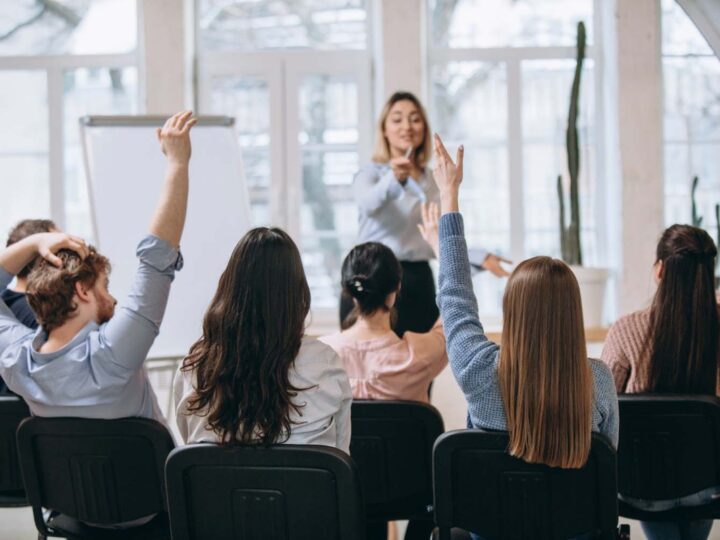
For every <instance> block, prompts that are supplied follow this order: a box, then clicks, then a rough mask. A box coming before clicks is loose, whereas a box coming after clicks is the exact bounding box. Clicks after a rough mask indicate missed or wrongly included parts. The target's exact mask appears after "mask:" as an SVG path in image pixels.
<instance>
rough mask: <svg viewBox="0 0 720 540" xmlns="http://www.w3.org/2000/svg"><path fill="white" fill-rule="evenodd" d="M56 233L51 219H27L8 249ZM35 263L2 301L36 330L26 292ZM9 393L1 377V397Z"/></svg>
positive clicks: (17, 227) (10, 238) (12, 234)
mask: <svg viewBox="0 0 720 540" xmlns="http://www.w3.org/2000/svg"><path fill="white" fill-rule="evenodd" d="M55 231H57V227H56V226H55V224H54V223H53V222H52V221H50V220H49V219H25V220H23V221H21V222H20V223H18V224H17V225H15V227H13V229H12V230H11V231H10V235H9V236H8V239H7V244H6V247H7V246H11V245H13V244H14V243H16V242H19V241H20V240H22V239H23V238H25V237H27V236H30V235H31V234H36V233H43V232H55ZM33 263H34V261H31V262H30V263H28V264H27V265H26V266H25V268H23V269H22V270H20V272H18V274H17V276H15V286H14V287H13V288H12V289H11V288H10V287H9V286H8V287H7V288H6V289H5V290H4V291H2V293H0V297H1V298H0V300H2V301H3V302H5V304H6V305H7V307H9V308H10V310H11V311H12V312H13V313H14V314H15V317H16V318H17V320H18V321H20V322H21V323H23V324H24V325H25V326H27V327H28V328H31V329H33V330H34V329H36V328H37V326H38V323H37V320H35V313H33V311H32V309H30V304H28V301H27V297H26V295H25V291H26V290H27V277H28V274H29V273H30V270H32V267H33ZM7 393H9V391H8V389H7V386H6V385H5V381H3V380H2V378H1V377H0V395H3V394H7Z"/></svg>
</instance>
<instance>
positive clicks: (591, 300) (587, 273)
mask: <svg viewBox="0 0 720 540" xmlns="http://www.w3.org/2000/svg"><path fill="white" fill-rule="evenodd" d="M570 269H571V270H572V271H573V273H574V274H575V278H576V279H577V280H578V285H580V297H581V299H582V308H583V318H584V320H585V328H599V327H601V326H602V325H603V312H604V310H605V287H606V285H607V280H608V276H609V275H610V272H609V271H608V269H607V268H588V267H585V266H571V267H570Z"/></svg>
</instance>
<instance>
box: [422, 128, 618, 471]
mask: <svg viewBox="0 0 720 540" xmlns="http://www.w3.org/2000/svg"><path fill="white" fill-rule="evenodd" d="M462 159H463V149H462V147H460V149H459V150H458V155H457V165H456V164H455V163H453V161H452V159H451V158H450V156H449V155H448V153H447V151H446V150H445V147H444V146H443V144H442V141H441V140H440V138H439V137H437V136H436V137H435V161H436V168H435V181H436V182H437V184H438V188H439V189H440V201H441V203H440V204H441V210H442V217H441V219H440V233H439V234H440V284H439V293H438V305H439V306H440V314H441V316H442V318H443V322H444V324H445V335H446V336H447V347H448V357H449V361H450V366H451V368H452V370H453V373H454V375H455V378H456V379H457V381H458V384H459V385H460V388H461V389H462V391H463V393H464V394H465V399H466V400H467V403H468V416H469V422H470V424H471V425H472V427H476V428H484V429H490V430H503V431H505V430H506V431H508V432H509V437H510V444H509V448H508V451H509V453H510V454H511V455H513V456H516V457H518V458H520V459H523V460H525V461H527V462H530V463H543V464H546V465H550V466H552V467H562V468H580V467H582V466H583V465H585V463H586V461H587V458H588V455H589V452H590V444H591V432H592V431H595V432H598V433H601V434H602V435H604V436H605V437H607V438H608V440H609V441H610V442H611V443H612V445H613V446H615V447H617V442H618V404H617V396H616V393H615V386H614V384H613V380H612V375H611V374H610V370H609V369H608V368H607V366H605V365H604V364H603V363H602V362H600V361H597V360H590V359H588V357H587V353H586V344H585V331H584V327H583V316H582V305H581V302H580V290H579V288H578V284H577V281H576V279H575V276H574V275H573V273H572V272H571V271H570V268H568V266H567V265H566V264H565V263H563V262H561V261H559V260H557V259H552V258H550V257H534V258H532V259H528V260H526V261H524V262H522V263H520V264H519V265H518V266H517V268H515V270H514V271H513V273H512V274H511V275H510V278H509V280H508V283H507V287H506V289H505V295H504V297H503V341H502V347H499V346H498V345H497V344H495V343H493V342H492V341H490V340H488V338H487V336H486V335H485V332H484V330H483V327H482V324H481V323H480V319H479V315H478V306H477V301H476V299H475V295H474V292H473V286H472V282H471V280H470V263H469V261H468V254H467V245H466V243H465V233H464V226H463V218H462V215H461V214H460V213H459V209H458V191H459V188H460V183H461V181H462Z"/></svg>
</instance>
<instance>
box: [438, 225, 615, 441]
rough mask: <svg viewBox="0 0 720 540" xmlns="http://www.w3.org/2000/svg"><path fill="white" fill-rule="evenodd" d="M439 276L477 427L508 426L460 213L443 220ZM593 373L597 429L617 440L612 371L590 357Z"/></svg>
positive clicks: (453, 357)
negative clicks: (479, 313) (482, 320)
mask: <svg viewBox="0 0 720 540" xmlns="http://www.w3.org/2000/svg"><path fill="white" fill-rule="evenodd" d="M439 232H440V278H439V282H440V284H439V292H438V296H437V302H438V306H439V307H440V314H441V316H442V319H443V324H444V326H445V336H446V339H447V350H448V358H449V360H450V366H451V368H452V371H453V374H454V375H455V379H456V380H457V382H458V384H459V385H460V388H461V390H462V391H463V393H464V394H465V399H466V400H467V404H468V414H469V417H470V423H471V424H472V426H473V427H477V428H486V429H493V430H506V429H507V424H506V421H505V409H504V406H503V401H502V397H501V395H500V385H499V383H498V377H497V362H498V357H499V352H500V347H499V346H498V345H497V344H496V343H494V342H492V341H490V340H489V339H488V338H487V336H486V335H485V331H484V330H483V326H482V324H481V323H480V317H479V315H478V306H477V300H476V298H475V293H474V291H473V286H472V281H471V277H470V276H471V273H470V262H469V260H468V255H467V253H468V252H467V245H466V243H465V232H464V226H463V219H462V216H461V215H460V214H459V213H450V214H445V215H443V216H442V218H441V219H440V231H439ZM588 362H590V366H591V368H592V373H593V377H594V386H595V402H594V406H593V414H592V424H593V425H592V429H593V431H595V432H598V433H601V434H603V435H605V436H606V437H607V438H608V439H609V440H610V441H611V442H612V445H613V446H614V447H615V448H617V443H618V402H617V394H616V392H615V383H614V382H613V378H612V375H611V373H610V370H609V369H608V368H607V366H605V364H603V363H602V362H600V361H599V360H594V359H589V360H588Z"/></svg>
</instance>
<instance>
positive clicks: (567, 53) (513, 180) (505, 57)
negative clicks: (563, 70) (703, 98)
mask: <svg viewBox="0 0 720 540" xmlns="http://www.w3.org/2000/svg"><path fill="white" fill-rule="evenodd" d="M601 1H602V0H593V39H594V42H593V44H592V45H588V46H586V49H585V58H586V59H589V60H592V61H593V66H594V67H593V78H594V101H595V104H594V116H593V122H594V126H593V129H594V131H595V134H596V137H595V152H596V153H595V155H596V156H597V159H596V160H595V166H594V170H593V173H594V176H595V179H596V197H595V198H594V211H595V216H596V227H595V228H596V230H595V234H596V239H597V258H598V260H608V251H609V250H608V232H607V231H608V226H607V221H608V215H607V208H606V198H607V187H606V186H607V182H606V181H605V180H606V165H605V160H604V156H605V144H606V143H605V133H606V119H605V100H604V99H603V96H604V94H605V90H604V85H605V77H604V70H605V61H604V58H603V47H602V37H603V35H604V34H603V14H604V10H603V9H602V6H601ZM423 8H424V9H425V17H424V19H425V21H426V24H425V32H424V34H425V36H426V39H427V37H428V36H430V35H431V21H430V16H429V12H428V11H429V9H428V3H427V1H424V2H423ZM425 50H426V61H425V74H424V77H423V84H424V89H423V90H424V96H425V97H426V98H427V102H428V103H432V100H433V97H434V96H433V94H432V81H431V73H432V70H433V68H434V67H436V66H438V65H440V66H441V65H444V64H447V63H449V62H488V63H496V64H500V65H503V66H504V68H505V70H506V77H507V89H506V91H507V107H508V108H507V122H508V124H507V159H508V163H507V165H508V180H509V196H510V258H511V259H512V260H514V261H516V262H519V261H521V260H523V259H524V258H525V257H526V249H525V200H524V199H525V195H524V177H523V167H524V156H523V154H524V148H523V102H522V97H523V94H522V92H523V84H522V83H523V80H522V63H523V62H527V61H533V60H568V59H570V60H574V59H575V56H576V51H575V47H574V46H536V47H532V46H530V47H528V46H523V47H512V46H508V47H486V48H481V47H463V48H449V47H443V48H440V47H433V46H432V45H431V43H430V42H428V43H427V44H426V45H425ZM558 234H559V233H558ZM607 266H609V265H607Z"/></svg>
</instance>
